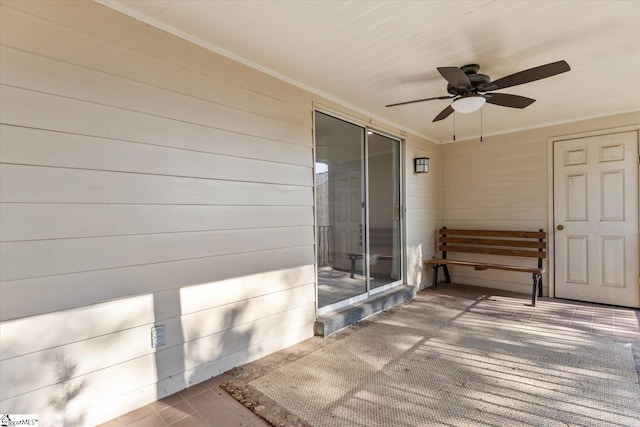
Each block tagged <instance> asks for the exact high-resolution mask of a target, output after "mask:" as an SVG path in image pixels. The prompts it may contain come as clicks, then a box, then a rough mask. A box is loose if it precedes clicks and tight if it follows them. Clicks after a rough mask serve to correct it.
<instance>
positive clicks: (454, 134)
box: [453, 111, 456, 141]
mask: <svg viewBox="0 0 640 427" xmlns="http://www.w3.org/2000/svg"><path fill="white" fill-rule="evenodd" d="M453 140H454V141H455V140H456V112H455V111H454V112H453Z"/></svg>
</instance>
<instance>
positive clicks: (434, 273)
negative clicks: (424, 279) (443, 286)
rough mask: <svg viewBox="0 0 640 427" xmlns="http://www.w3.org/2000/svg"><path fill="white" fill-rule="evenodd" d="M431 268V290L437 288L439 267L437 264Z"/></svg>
mask: <svg viewBox="0 0 640 427" xmlns="http://www.w3.org/2000/svg"><path fill="white" fill-rule="evenodd" d="M432 267H433V289H435V288H436V287H437V286H438V268H440V266H439V265H438V264H435V265H432Z"/></svg>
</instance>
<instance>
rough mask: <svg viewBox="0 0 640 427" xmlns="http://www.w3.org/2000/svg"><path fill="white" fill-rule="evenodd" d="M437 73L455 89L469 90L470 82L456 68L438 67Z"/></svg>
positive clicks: (462, 72)
mask: <svg viewBox="0 0 640 427" xmlns="http://www.w3.org/2000/svg"><path fill="white" fill-rule="evenodd" d="M438 72H440V74H442V77H444V78H445V79H447V81H448V82H449V83H450V84H451V86H453V87H455V88H461V87H463V88H466V89H471V80H469V77H468V76H467V75H466V74H465V73H464V71H462V70H461V69H460V68H458V67H438Z"/></svg>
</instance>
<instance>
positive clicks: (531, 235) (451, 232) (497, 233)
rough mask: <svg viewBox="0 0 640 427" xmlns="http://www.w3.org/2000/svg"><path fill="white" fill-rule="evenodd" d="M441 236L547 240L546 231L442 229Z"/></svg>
mask: <svg viewBox="0 0 640 427" xmlns="http://www.w3.org/2000/svg"><path fill="white" fill-rule="evenodd" d="M439 233H440V235H441V236H442V235H443V234H446V235H447V236H480V237H522V238H525V239H546V238H547V233H546V232H544V231H503V230H458V229H454V228H441V229H440V231H439Z"/></svg>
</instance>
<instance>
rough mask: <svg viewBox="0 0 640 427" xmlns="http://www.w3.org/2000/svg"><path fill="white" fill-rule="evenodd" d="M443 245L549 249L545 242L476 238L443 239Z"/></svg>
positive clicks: (441, 239) (441, 240)
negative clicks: (457, 244) (460, 244)
mask: <svg viewBox="0 0 640 427" xmlns="http://www.w3.org/2000/svg"><path fill="white" fill-rule="evenodd" d="M440 242H442V243H463V244H465V245H487V246H509V247H516V248H535V249H544V248H546V247H547V244H546V243H545V242H537V241H532V240H500V239H479V238H476V237H448V236H447V237H441V238H440Z"/></svg>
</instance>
